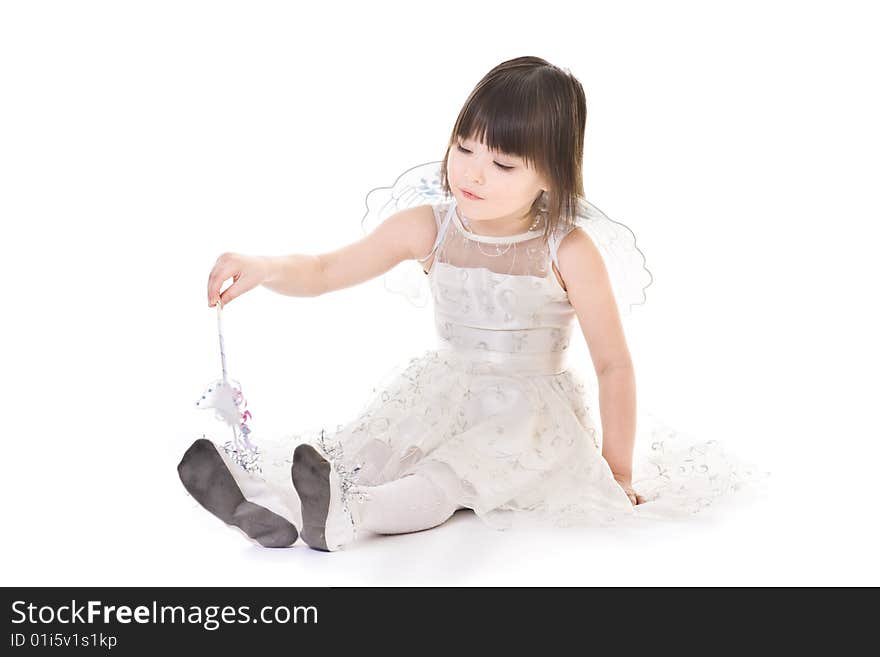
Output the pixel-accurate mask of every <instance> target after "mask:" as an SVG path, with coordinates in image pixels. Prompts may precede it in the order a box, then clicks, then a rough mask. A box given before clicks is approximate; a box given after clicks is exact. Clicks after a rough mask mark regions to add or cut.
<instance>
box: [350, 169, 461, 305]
mask: <svg viewBox="0 0 880 657" xmlns="http://www.w3.org/2000/svg"><path fill="white" fill-rule="evenodd" d="M442 164H443V163H442V162H427V163H425V164H419V165H417V166H414V167H412V168H410V169H407V170H406V171H404V172H403V173H402V174H400V175H399V176H398V177H397V180H395V181H394V184H392V185H390V186H388V187H376V188H375V189H372V190H370V191H369V192H368V193H367V197H366V199H365V204H366V206H367V212H366V214H365V215H364V218H363V219H362V220H361V228H362V229H363V231H364V233H365V234H369V233H371V232H372V231H373V230H374V229H375V228H376V227H377V226H379V224H381V223H382V222H383V221H385V220H386V219H387V218H388V217H390V216H391V215H393V214H395V213H396V212H399V211H400V210H405V209H406V208H412V207H415V206H418V205H426V204H428V205H433V206H436V205H438V204H440V203H443V202H445V201H447V200H449V198H450V197H449V195H448V194H446V193H445V192H444V191H443V189H442V187H441V185H440V171H441V166H442ZM382 279H383V283H384V286H385V289H386V290H388V291H389V292H394V293H395V294H402V295H403V296H404V297H406V299H407V300H408V301H409V302H410V303H412V304H413V305H414V306H416V307H417V308H424V307H425V306H426V305H427V303H428V300H429V299H430V287H429V285H428V277H427V276H426V275H425V271H424V269H422V265H421V263H419V262H418V261H417V260H404V261H403V262H401V263H399V264H398V265H396V266H394V267H392V268H391V269H390V270H388V271H387V272H386V273H385V274H384V276H383V277H382Z"/></svg>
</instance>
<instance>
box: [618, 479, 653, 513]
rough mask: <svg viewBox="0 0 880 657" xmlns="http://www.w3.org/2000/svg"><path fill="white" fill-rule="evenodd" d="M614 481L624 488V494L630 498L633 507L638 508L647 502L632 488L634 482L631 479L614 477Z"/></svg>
mask: <svg viewBox="0 0 880 657" xmlns="http://www.w3.org/2000/svg"><path fill="white" fill-rule="evenodd" d="M614 480H615V481H616V482H617V483H618V484H620V487H621V488H623V492H624V493H626V496H627V497H628V498H629V501H630V502H632V505H633V506H637V505H639V504H643V503H645V502H647V501H648V500H646V499H645V498H644V497H642V495H641V494H640V493H638V492H636V490H635V489H634V488H633V487H632V480H631V479H630V478H629V477H626V476H624V475H617V474H615V475H614Z"/></svg>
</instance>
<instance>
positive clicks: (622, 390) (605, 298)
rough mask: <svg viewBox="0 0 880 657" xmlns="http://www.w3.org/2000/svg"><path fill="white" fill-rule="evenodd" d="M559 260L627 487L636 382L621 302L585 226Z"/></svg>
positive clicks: (615, 467) (607, 454) (608, 439)
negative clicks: (615, 294)
mask: <svg viewBox="0 0 880 657" xmlns="http://www.w3.org/2000/svg"><path fill="white" fill-rule="evenodd" d="M557 260H558V261H559V272H560V274H561V275H562V278H563V279H564V280H565V287H566V288H567V289H568V297H569V301H570V302H571V305H572V306H573V307H574V309H575V312H576V313H577V316H578V322H579V323H580V326H581V330H582V331H583V334H584V339H585V340H586V341H587V347H588V348H589V350H590V357H591V359H592V361H593V367H594V368H595V370H596V376H597V379H598V383H599V411H600V414H601V417H602V456H603V457H604V458H605V460H606V461H607V462H608V465H609V466H610V467H611V471H612V472H613V473H614V477H615V479H617V481H618V482H619V483H621V485H623V486H624V488H625V487H626V486H628V485H631V484H632V459H633V445H634V443H635V432H636V384H635V375H634V371H633V364H632V359H631V358H630V353H629V348H628V347H627V344H626V337H625V336H624V332H623V326H622V324H621V321H620V313H619V312H618V308H617V302H616V301H615V298H614V293H613V291H612V288H611V282H610V281H609V279H608V272H607V270H606V269H605V263H604V261H603V260H602V255H601V254H600V253H599V251H598V249H597V248H596V245H595V244H593V241H592V240H591V239H590V236H589V235H588V234H587V233H586V232H585V231H584V230H583V229H582V228H580V227H577V228H574V229H573V230H571V231H570V232H569V233H568V235H566V236H565V238H563V240H562V242H561V243H560V245H559V249H558V253H557Z"/></svg>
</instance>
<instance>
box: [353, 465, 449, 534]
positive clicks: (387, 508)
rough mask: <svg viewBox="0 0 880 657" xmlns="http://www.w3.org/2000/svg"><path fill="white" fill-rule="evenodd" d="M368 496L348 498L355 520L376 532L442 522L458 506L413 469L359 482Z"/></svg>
mask: <svg viewBox="0 0 880 657" xmlns="http://www.w3.org/2000/svg"><path fill="white" fill-rule="evenodd" d="M358 490H360V491H363V492H365V493H366V494H367V496H368V499H367V500H363V501H361V500H357V499H351V500H350V501H349V504H350V505H351V506H352V510H353V513H354V514H355V518H356V522H358V523H359V525H360V527H363V528H364V529H368V530H369V531H372V532H376V533H377V534H405V533H408V532H417V531H421V530H423V529H429V528H431V527H436V526H437V525H441V524H443V523H444V522H446V521H447V520H449V518H451V517H452V514H453V513H455V511H456V510H457V509H463V508H465V507H463V506H459V505H457V504H455V503H454V502H452V501H451V500H449V498H447V497H446V494H445V493H444V492H443V491H442V490H441V489H440V488H439V487H438V486H437V485H436V484H434V482H432V481H431V480H430V479H428V478H427V477H425V476H424V475H421V474H419V473H413V474H409V475H406V476H404V477H401V478H400V479H394V480H392V481H388V482H386V483H384V484H379V485H377V486H358Z"/></svg>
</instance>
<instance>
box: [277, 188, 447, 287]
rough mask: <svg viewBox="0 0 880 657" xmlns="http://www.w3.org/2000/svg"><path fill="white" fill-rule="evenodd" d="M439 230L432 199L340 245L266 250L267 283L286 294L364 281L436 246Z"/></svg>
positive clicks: (395, 215) (402, 211) (351, 284)
mask: <svg viewBox="0 0 880 657" xmlns="http://www.w3.org/2000/svg"><path fill="white" fill-rule="evenodd" d="M436 235H437V225H436V221H435V219H434V210H433V208H432V207H431V206H430V205H419V206H416V207H413V208H407V209H405V210H401V211H400V212H396V213H395V214H393V215H391V216H390V217H388V218H387V219H386V220H385V221H383V222H382V223H381V224H379V225H378V226H377V227H376V228H375V229H374V230H373V231H372V232H371V233H370V234H369V235H366V236H365V237H363V238H361V239H359V240H358V241H356V242H352V243H351V244H348V245H346V246H344V247H342V248H340V249H337V250H336V251H330V252H328V253H322V254H319V255H305V254H299V253H294V254H291V255H285V256H266V261H267V263H268V275H267V277H266V280H265V281H264V282H263V285H264V286H265V287H267V288H269V289H270V290H273V291H274V292H278V293H279V294H285V295H287V296H296V297H313V296H320V295H322V294H326V293H327V292H333V291H335V290H340V289H343V288H346V287H351V286H353V285H357V284H358V283H363V282H364V281H367V280H369V279H371V278H375V277H376V276H379V275H381V274H383V273H385V272H386V271H388V270H389V269H391V268H392V267H394V266H395V265H396V264H398V263H399V262H401V261H403V260H407V259H413V258H416V257H420V256H421V255H422V254H424V253H427V252H428V251H430V250H431V247H432V246H433V244H434V239H435V237H436Z"/></svg>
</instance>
